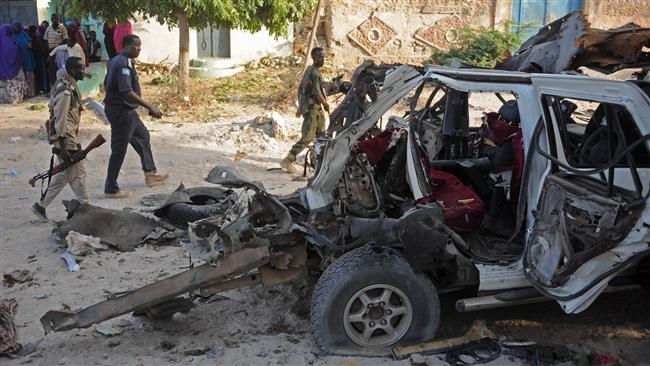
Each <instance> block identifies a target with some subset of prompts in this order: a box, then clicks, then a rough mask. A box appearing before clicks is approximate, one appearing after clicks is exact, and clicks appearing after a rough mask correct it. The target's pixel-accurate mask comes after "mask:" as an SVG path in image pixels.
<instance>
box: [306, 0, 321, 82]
mask: <svg viewBox="0 0 650 366" xmlns="http://www.w3.org/2000/svg"><path fill="white" fill-rule="evenodd" d="M322 2H323V0H318V5H317V6H316V12H315V13H314V17H313V18H312V26H311V33H310V34H309V45H308V46H307V52H305V62H304V64H303V65H302V72H303V74H304V73H305V70H307V66H309V56H310V55H311V49H312V48H313V47H314V43H315V42H316V33H317V32H318V24H320V8H321V3H322Z"/></svg>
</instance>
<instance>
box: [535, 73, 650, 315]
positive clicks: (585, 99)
mask: <svg viewBox="0 0 650 366" xmlns="http://www.w3.org/2000/svg"><path fill="white" fill-rule="evenodd" d="M533 84H534V87H535V90H536V93H538V95H537V96H538V98H539V100H540V103H541V104H542V109H543V116H542V119H541V120H540V122H539V125H538V126H537V128H536V130H535V134H534V136H533V138H532V145H531V146H532V147H531V149H530V150H529V151H531V153H533V154H538V155H541V156H543V157H544V158H546V159H547V160H548V162H549V164H548V167H547V172H546V173H547V174H546V175H545V178H544V183H543V186H542V190H541V194H540V196H539V200H538V201H537V204H536V205H534V204H531V205H530V206H531V207H529V209H531V210H534V211H533V217H534V224H533V226H532V229H531V231H530V232H529V237H528V241H527V245H526V250H525V253H524V258H523V261H524V268H525V272H526V275H527V277H528V279H529V280H530V281H531V282H532V283H533V285H534V286H535V287H536V288H537V289H538V290H539V291H540V292H542V293H543V294H545V295H546V296H548V297H551V298H553V299H555V300H556V301H558V302H559V303H560V305H561V306H562V307H563V309H564V310H565V311H566V312H568V313H575V312H580V311H582V310H584V309H585V308H587V307H588V306H589V305H590V304H591V303H592V302H593V301H594V300H595V298H596V297H597V296H598V295H599V294H600V293H601V292H602V291H603V290H604V289H605V287H606V286H607V284H608V282H609V281H610V280H611V279H612V278H613V277H614V276H615V275H616V274H617V273H619V272H621V271H622V270H624V269H626V268H629V267H630V266H633V265H634V264H635V263H637V262H638V261H639V260H640V259H641V258H642V257H643V256H646V255H648V254H649V253H650V249H649V248H650V244H649V243H650V209H649V208H648V205H647V202H648V190H649V186H650V150H649V148H650V120H649V119H648V118H649V117H648V116H650V99H648V97H647V95H646V94H645V93H644V92H643V91H642V90H641V89H640V88H639V87H638V86H637V85H634V84H633V83H631V82H615V81H607V80H602V79H596V78H588V77H568V76H564V75H559V76H558V75H553V76H551V75H549V76H540V77H536V78H533ZM540 137H545V138H546V140H547V141H548V147H540V144H539V143H538V142H539V141H540ZM544 146H546V145H544ZM535 206H536V207H535Z"/></svg>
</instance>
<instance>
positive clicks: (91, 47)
mask: <svg viewBox="0 0 650 366" xmlns="http://www.w3.org/2000/svg"><path fill="white" fill-rule="evenodd" d="M88 60H90V62H97V61H101V60H102V44H101V43H99V41H98V40H97V33H95V31H90V36H89V37H88Z"/></svg>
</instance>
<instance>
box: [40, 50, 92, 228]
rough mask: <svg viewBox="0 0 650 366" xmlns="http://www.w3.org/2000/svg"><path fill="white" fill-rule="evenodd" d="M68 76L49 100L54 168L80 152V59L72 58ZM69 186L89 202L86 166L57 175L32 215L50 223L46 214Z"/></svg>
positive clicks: (56, 84) (82, 199) (81, 62)
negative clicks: (52, 126) (54, 151)
mask: <svg viewBox="0 0 650 366" xmlns="http://www.w3.org/2000/svg"><path fill="white" fill-rule="evenodd" d="M65 68H66V71H67V73H66V75H65V76H64V77H62V78H60V79H59V80H57V81H56V83H55V84H54V87H53V89H52V93H51V96H50V105H49V107H50V118H54V124H53V125H54V131H51V132H50V135H51V138H52V139H55V141H54V142H53V145H54V147H55V148H57V149H58V153H57V155H56V159H55V160H56V161H55V163H54V165H55V166H56V165H58V164H61V163H64V162H65V163H68V164H70V161H71V159H72V155H73V154H74V153H75V152H77V150H78V143H79V140H78V135H79V122H80V121H81V110H82V106H81V101H80V94H79V89H78V88H77V81H78V80H82V79H83V78H84V72H83V70H84V62H83V61H82V59H81V58H78V57H70V58H68V59H67V60H66V63H65ZM67 184H69V185H70V188H72V191H73V192H74V193H75V195H76V196H77V198H78V199H79V200H80V201H82V202H85V201H88V190H87V189H86V169H85V168H84V162H83V160H82V161H79V162H77V163H75V164H73V165H70V166H68V167H67V168H66V169H65V170H64V171H63V172H62V173H59V174H57V175H55V176H54V177H53V178H52V181H51V182H50V184H49V185H48V188H47V190H46V191H45V195H44V196H43V197H41V200H40V201H39V202H36V203H34V205H33V206H32V212H33V213H34V214H36V216H38V217H39V218H40V219H41V220H43V221H47V220H48V219H47V214H46V213H45V210H46V208H47V206H48V205H49V204H50V203H52V201H53V200H54V198H55V197H56V196H57V195H58V194H59V193H61V191H62V190H63V188H65V186H66V185H67Z"/></svg>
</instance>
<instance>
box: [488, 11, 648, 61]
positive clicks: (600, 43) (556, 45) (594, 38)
mask: <svg viewBox="0 0 650 366" xmlns="http://www.w3.org/2000/svg"><path fill="white" fill-rule="evenodd" d="M648 46H650V29H649V28H641V27H639V26H638V25H636V24H632V23H630V24H626V25H624V26H622V27H618V28H613V29H609V30H604V29H598V28H591V27H590V24H589V21H588V20H587V19H586V18H585V16H584V14H583V13H582V12H581V11H575V12H572V13H570V14H567V15H566V16H564V17H562V18H560V19H558V20H556V21H554V22H552V23H549V24H548V25H546V26H544V27H542V28H541V29H540V30H539V32H538V33H537V34H536V35H534V36H532V37H531V38H529V39H528V40H526V41H525V42H524V43H523V44H522V45H521V47H519V49H518V50H517V52H516V53H515V54H514V55H513V56H512V57H511V58H510V59H508V60H506V61H504V62H502V63H499V64H497V65H496V66H495V69H499V70H511V71H524V72H536V73H549V74H558V73H560V72H562V71H566V70H577V69H578V68H580V67H582V66H586V67H590V68H593V69H597V70H599V71H601V72H605V73H612V72H614V71H617V70H619V69H622V68H627V67H639V66H643V65H646V64H647V63H648V62H650V55H649V54H648V53H647V52H644V51H643V47H648Z"/></svg>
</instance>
